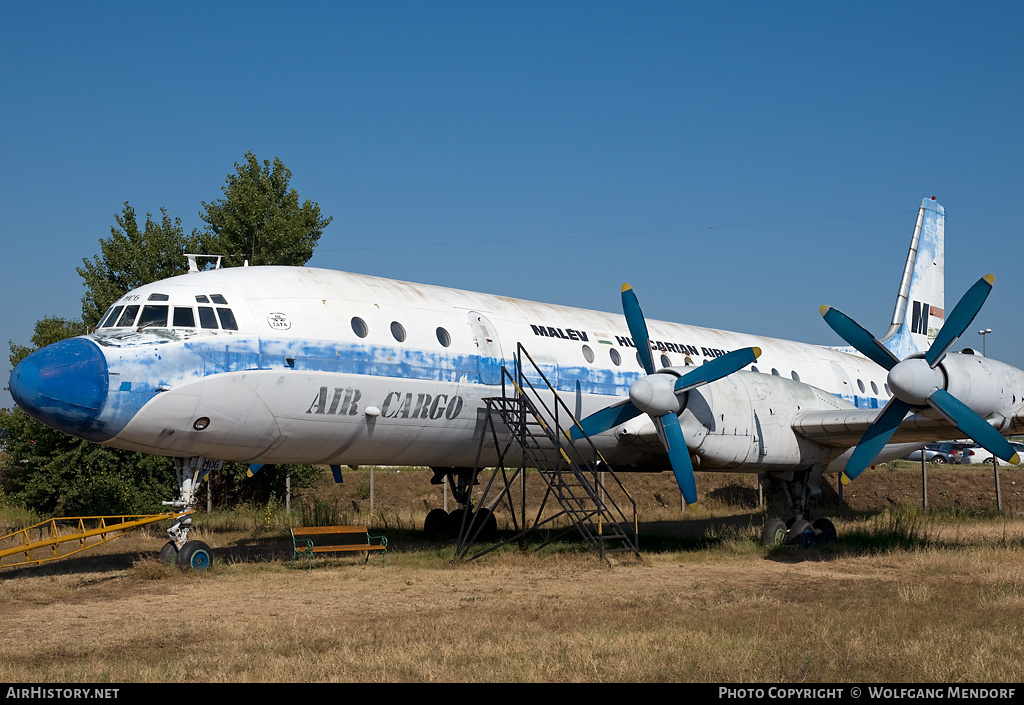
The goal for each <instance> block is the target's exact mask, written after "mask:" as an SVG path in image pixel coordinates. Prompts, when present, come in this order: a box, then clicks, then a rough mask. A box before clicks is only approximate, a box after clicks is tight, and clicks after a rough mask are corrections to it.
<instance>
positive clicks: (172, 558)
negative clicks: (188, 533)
mask: <svg viewBox="0 0 1024 705" xmlns="http://www.w3.org/2000/svg"><path fill="white" fill-rule="evenodd" d="M160 560H162V561H163V562H164V563H170V564H171V565H177V563H178V547H177V546H176V545H175V544H174V542H173V541H168V542H167V543H165V544H164V547H163V548H161V549H160Z"/></svg>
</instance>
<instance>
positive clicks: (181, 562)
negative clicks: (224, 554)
mask: <svg viewBox="0 0 1024 705" xmlns="http://www.w3.org/2000/svg"><path fill="white" fill-rule="evenodd" d="M213 465H215V466H216V468H213V469H219V466H220V465H221V463H220V461H213ZM210 470H211V462H210V461H205V460H204V459H203V458H175V459H174V472H175V475H177V478H178V498H177V499H175V500H174V501H171V502H163V504H165V505H167V506H170V507H174V508H175V509H176V510H178V511H180V512H182V514H181V516H179V517H178V519H177V521H175V522H174V523H173V524H172V525H171V527H170V528H169V529H167V536H168V537H169V538H170V541H168V542H167V543H165V544H164V546H163V548H161V549H160V560H162V561H164V562H165V563H170V564H171V565H178V566H181V567H182V568H192V569H193V570H206V569H207V568H209V567H210V566H211V565H213V551H211V550H210V547H209V546H207V545H206V544H205V543H204V542H202V541H189V540H188V532H189V530H190V529H191V528H192V511H193V510H194V509H195V505H196V500H197V493H198V490H199V486H200V485H201V484H202V482H203V480H204V479H206V476H207V475H209V474H210Z"/></svg>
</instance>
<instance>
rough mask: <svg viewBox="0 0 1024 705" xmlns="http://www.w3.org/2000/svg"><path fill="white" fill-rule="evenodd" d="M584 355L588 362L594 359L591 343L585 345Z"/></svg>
mask: <svg viewBox="0 0 1024 705" xmlns="http://www.w3.org/2000/svg"><path fill="white" fill-rule="evenodd" d="M583 357H584V358H586V360H587V362H593V361H594V351H593V350H591V349H590V346H589V345H584V346H583Z"/></svg>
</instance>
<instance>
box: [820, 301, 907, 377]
mask: <svg viewBox="0 0 1024 705" xmlns="http://www.w3.org/2000/svg"><path fill="white" fill-rule="evenodd" d="M819 311H820V312H821V316H822V318H824V319H825V323H827V324H828V326H829V328H831V329H832V330H834V331H835V332H836V333H838V334H839V337H840V338H842V339H843V340H845V341H846V342H847V343H849V344H850V345H852V346H853V347H855V348H856V349H857V350H859V351H860V352H861V354H862V355H864V356H865V357H867V358H868V359H869V360H872V361H874V362H875V363H877V364H878V365H880V366H882V367H884V368H885V369H887V370H891V369H892V368H893V367H895V366H896V363H898V362H899V361H900V360H899V358H898V357H896V356H895V355H893V354H892V352H890V351H889V349H888V348H886V347H885V346H884V345H882V344H881V343H880V342H878V339H877V338H875V336H873V335H871V333H869V332H868V331H867V330H865V329H864V328H862V327H861V326H860V324H858V323H857V322H856V321H854V320H853V319H852V318H850V317H849V316H847V315H846V314H845V313H843V312H842V311H840V310H839V309H835V308H832V307H831V306H822V307H821V308H820V309H819Z"/></svg>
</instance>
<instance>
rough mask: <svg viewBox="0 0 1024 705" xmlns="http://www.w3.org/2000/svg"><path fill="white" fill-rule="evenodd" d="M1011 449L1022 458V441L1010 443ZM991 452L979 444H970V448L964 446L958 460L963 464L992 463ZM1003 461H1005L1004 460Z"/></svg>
mask: <svg viewBox="0 0 1024 705" xmlns="http://www.w3.org/2000/svg"><path fill="white" fill-rule="evenodd" d="M1010 445H1011V446H1013V449H1014V450H1015V451H1017V454H1018V455H1020V457H1021V459H1022V460H1024V443H1010ZM992 458H993V456H992V453H990V452H989V451H987V450H985V449H984V448H982V447H981V446H979V445H974V446H971V447H970V448H964V449H963V451H962V452H961V454H960V462H961V463H963V464H964V465H972V464H977V463H987V464H989V465H991V464H992ZM1004 462H1005V461H1004Z"/></svg>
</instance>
